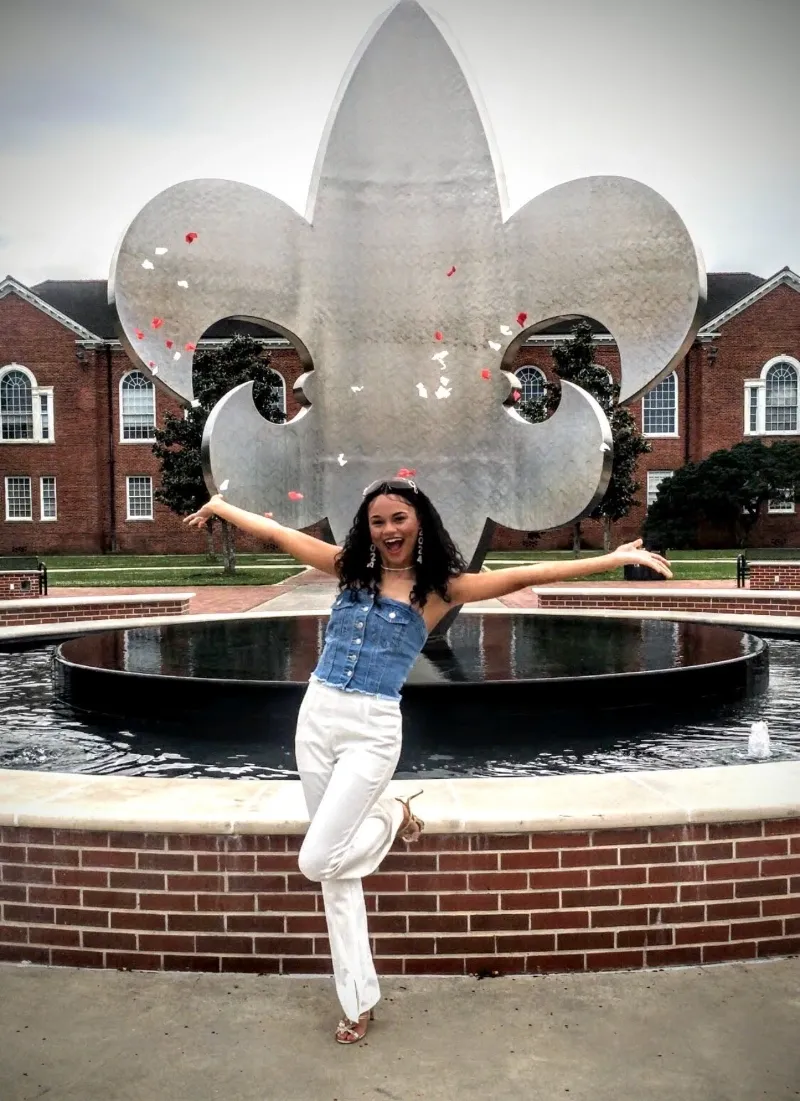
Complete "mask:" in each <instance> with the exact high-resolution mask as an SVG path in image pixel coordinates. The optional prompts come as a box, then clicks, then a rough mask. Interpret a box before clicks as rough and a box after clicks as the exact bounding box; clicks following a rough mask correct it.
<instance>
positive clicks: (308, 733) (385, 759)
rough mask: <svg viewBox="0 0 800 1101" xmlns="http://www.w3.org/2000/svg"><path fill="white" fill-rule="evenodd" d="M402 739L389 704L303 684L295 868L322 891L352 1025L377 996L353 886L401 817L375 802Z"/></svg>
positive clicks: (360, 895)
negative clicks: (301, 825)
mask: <svg viewBox="0 0 800 1101" xmlns="http://www.w3.org/2000/svg"><path fill="white" fill-rule="evenodd" d="M401 740H402V723H401V716H400V704H399V703H398V702H397V701H396V700H384V699H380V698H378V697H376V696H367V695H364V694H362V693H357V692H343V691H340V690H339V689H338V688H330V687H328V686H327V685H324V684H320V683H319V682H318V681H314V680H312V681H311V682H310V684H309V686H308V690H307V692H306V695H305V697H304V699H303V702H302V704H301V706H300V713H299V715H298V719H297V735H296V741H295V748H296V755H297V769H298V772H299V773H300V780H301V783H302V785H303V794H304V796H305V800H306V806H307V808H308V816H309V818H310V820H311V824H310V825H309V828H308V832H307V834H306V836H305V840H304V841H303V845H302V847H301V849H300V855H299V858H298V863H299V866H300V871H301V872H302V873H303V875H305V876H306V877H307V878H308V879H311V880H314V881H316V882H319V883H321V884H322V897H323V900H324V903H325V917H326V919H327V923H328V937H329V940H330V945H331V957H332V959H333V974H334V979H335V981H336V992H337V994H338V995H339V1001H340V1002H341V1004H342V1009H343V1010H344V1012H345V1015H346V1016H347V1017H348V1018H349V1019H350V1020H351V1021H357V1020H358V1017H359V1015H360V1014H361V1013H364V1012H366V1010H368V1009H371V1008H372V1007H373V1006H374V1005H375V1004H376V1002H378V1000H379V999H380V987H379V985H378V977H377V975H376V973H375V965H374V963H373V961H372V953H371V951H370V944H369V933H368V931H367V910H366V906H365V904H364V891H363V889H362V886H361V880H362V878H363V876H366V875H370V874H371V873H372V872H374V871H375V869H376V868H377V867H378V865H379V864H380V863H381V861H382V860H383V858H384V856H385V855H386V853H387V852H388V850H389V848H390V847H391V844H392V842H393V840H394V838H395V834H396V833H397V830H398V829H399V827H400V823H401V822H402V820H403V808H402V806H401V804H400V803H399V802H397V800H396V799H392V798H390V797H387V796H383V793H384V791H385V789H386V785H387V784H388V783H389V781H390V780H391V778H392V776H393V775H394V770H395V768H396V767H397V760H398V758H399V756H400V744H401ZM381 796H383V798H381Z"/></svg>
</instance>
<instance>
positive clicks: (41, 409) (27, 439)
mask: <svg viewBox="0 0 800 1101" xmlns="http://www.w3.org/2000/svg"><path fill="white" fill-rule="evenodd" d="M53 438H54V433H53V387H52V386H39V385H38V384H37V382H36V378H35V377H34V375H33V373H32V372H31V371H29V370H28V368H27V367H23V366H21V364H19V363H9V364H8V365H7V366H6V367H2V368H0V443H52V441H53Z"/></svg>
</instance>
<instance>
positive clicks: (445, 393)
mask: <svg viewBox="0 0 800 1101" xmlns="http://www.w3.org/2000/svg"><path fill="white" fill-rule="evenodd" d="M436 397H437V398H440V399H441V398H449V397H450V391H449V390H448V389H447V387H446V386H440V387H439V389H438V390H437V391H436Z"/></svg>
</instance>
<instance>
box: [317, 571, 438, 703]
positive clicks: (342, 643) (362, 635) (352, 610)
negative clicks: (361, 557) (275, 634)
mask: <svg viewBox="0 0 800 1101" xmlns="http://www.w3.org/2000/svg"><path fill="white" fill-rule="evenodd" d="M427 637H428V629H427V627H426V626H425V620H424V619H423V618H422V616H421V615H420V613H419V612H418V611H417V610H416V608H412V607H411V605H410V604H404V603H403V602H402V601H401V600H394V599H392V598H391V597H388V596H381V597H378V598H376V597H375V596H373V594H372V593H369V592H366V591H364V590H363V589H345V591H344V592H343V593H340V594H339V596H338V597H337V598H336V600H335V601H334V603H333V607H332V608H331V614H330V619H329V620H328V627H327V630H326V632H325V645H324V647H323V650H322V653H321V655H320V659H319V661H318V662H317V667H316V669H315V670H314V672H313V673H312V674H311V676H312V678H313V679H314V680H317V681H320V682H321V683H322V684H327V685H329V686H330V687H331V688H340V689H342V691H344V692H363V693H364V694H365V695H368V696H379V697H381V698H383V699H389V700H399V699H400V689H401V688H402V687H403V685H404V684H405V681H406V678H407V676H408V674H409V673H410V672H411V667H412V665H413V664H414V662H415V661H416V660H417V657H418V656H419V653H420V651H421V650H422V647H423V646H424V645H425V640H426V638H427Z"/></svg>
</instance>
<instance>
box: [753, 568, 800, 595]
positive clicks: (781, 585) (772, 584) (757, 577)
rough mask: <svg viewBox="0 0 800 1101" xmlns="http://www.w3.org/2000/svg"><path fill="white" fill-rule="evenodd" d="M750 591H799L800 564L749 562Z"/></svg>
mask: <svg viewBox="0 0 800 1101" xmlns="http://www.w3.org/2000/svg"><path fill="white" fill-rule="evenodd" d="M748 568H749V571H750V588H751V589H800V562H751V563H750V564H749V567H748Z"/></svg>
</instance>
